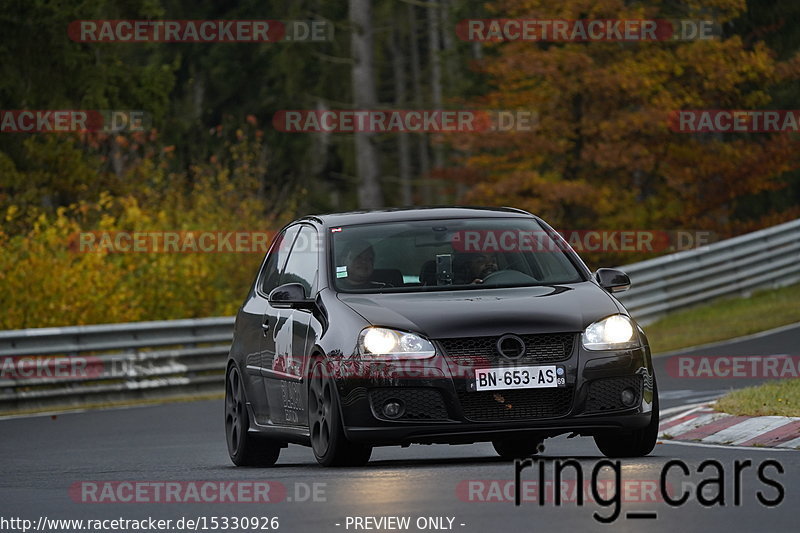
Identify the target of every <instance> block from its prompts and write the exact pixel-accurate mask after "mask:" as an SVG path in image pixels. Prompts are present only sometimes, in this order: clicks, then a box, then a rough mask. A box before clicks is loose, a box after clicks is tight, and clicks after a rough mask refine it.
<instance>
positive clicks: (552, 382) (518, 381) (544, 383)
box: [474, 365, 564, 391]
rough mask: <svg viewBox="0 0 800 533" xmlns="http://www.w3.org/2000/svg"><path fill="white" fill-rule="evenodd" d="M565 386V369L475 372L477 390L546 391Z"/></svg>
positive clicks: (516, 368) (510, 368) (549, 367)
mask: <svg viewBox="0 0 800 533" xmlns="http://www.w3.org/2000/svg"><path fill="white" fill-rule="evenodd" d="M563 386H564V369H563V368H561V367H557V366H555V365H550V366H515V367H506V368H479V369H476V370H475V389H474V390H476V391H484V390H506V389H545V388H553V387H563Z"/></svg>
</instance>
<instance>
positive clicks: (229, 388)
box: [225, 365, 282, 466]
mask: <svg viewBox="0 0 800 533" xmlns="http://www.w3.org/2000/svg"><path fill="white" fill-rule="evenodd" d="M225 440H226V441H227V443H228V455H230V457H231V461H233V464H235V465H236V466H272V465H274V464H275V462H276V461H277V460H278V456H279V455H280V453H281V447H282V446H281V443H277V442H273V441H270V440H267V439H264V438H259V437H258V436H257V435H254V434H252V433H250V420H249V416H248V414H247V397H246V395H245V390H244V385H243V383H242V378H241V375H240V374H239V370H238V369H237V368H236V366H235V365H231V367H230V368H229V369H228V373H227V374H226V377H225Z"/></svg>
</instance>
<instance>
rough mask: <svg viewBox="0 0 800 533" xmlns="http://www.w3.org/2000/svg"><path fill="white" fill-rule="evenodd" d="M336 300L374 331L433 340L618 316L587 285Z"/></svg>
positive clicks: (572, 325) (562, 327)
mask: <svg viewBox="0 0 800 533" xmlns="http://www.w3.org/2000/svg"><path fill="white" fill-rule="evenodd" d="M338 296H339V299H340V300H341V301H342V302H344V303H345V304H346V305H348V306H349V307H350V308H352V309H353V310H354V311H355V312H357V313H358V314H360V315H361V316H363V317H364V318H365V319H366V320H367V321H368V322H370V323H371V324H373V325H375V326H385V327H390V328H397V329H401V330H407V331H414V332H417V333H421V334H423V335H425V336H427V337H429V338H432V339H447V338H454V337H473V336H475V337H477V336H486V335H500V334H503V333H520V334H526V333H556V332H572V331H574V332H578V331H583V329H584V328H586V326H588V325H589V324H591V323H592V322H594V321H596V320H599V319H601V318H603V317H606V316H608V315H611V314H615V313H618V312H619V308H618V307H617V305H616V303H615V302H614V300H613V298H611V296H609V294H608V293H606V292H605V291H604V290H603V289H601V288H600V287H598V286H597V285H595V284H593V283H591V282H588V281H587V282H583V283H574V284H569V285H548V286H537V287H515V288H506V289H483V290H481V289H477V290H476V289H472V290H460V291H434V292H418V293H386V294H347V293H339V295H338Z"/></svg>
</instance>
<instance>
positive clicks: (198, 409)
mask: <svg viewBox="0 0 800 533" xmlns="http://www.w3.org/2000/svg"><path fill="white" fill-rule="evenodd" d="M799 337H800V326H798V327H796V328H794V329H789V330H784V331H781V332H778V333H775V334H773V335H769V336H764V337H760V338H758V339H752V340H749V341H743V342H741V343H733V344H729V345H726V346H723V347H715V348H708V349H707V350H710V351H708V352H704V353H706V354H709V355H720V354H721V353H723V352H721V351H720V350H724V353H725V354H728V355H732V354H744V355H755V354H758V353H761V354H779V353H792V350H794V349H795V348H794V346H795V342H796V340H797V339H798V338H799ZM698 353H700V352H699V351H698ZM657 364H658V367H659V368H660V369H662V370H663V368H664V365H665V364H666V360H663V359H662V360H659V361H658V362H657ZM659 378H660V381H659V383H660V387H661V395H662V397H663V398H664V399H663V402H662V406H663V407H672V406H675V405H680V404H684V403H691V402H693V401H698V399H699V398H702V397H708V396H713V395H714V394H718V393H719V392H720V391H724V390H726V389H727V388H729V387H737V386H741V385H744V384H749V383H750V382H752V381H754V380H745V381H742V380H725V381H724V383H722V384H720V383H718V381H721V380H694V379H692V380H681V379H676V378H671V377H669V376H667V375H665V374H664V372H661V373H660V374H659ZM0 453H1V454H2V457H3V466H2V475H0V531H21V529H19V528H15V527H13V524H12V523H10V522H6V523H3V519H6V520H8V519H9V518H24V519H29V520H33V521H34V524H38V520H39V517H42V516H45V517H47V518H48V519H84V520H86V519H115V518H124V519H143V518H147V517H153V518H155V519H163V520H166V519H170V520H173V521H177V520H178V519H180V518H181V517H187V518H191V519H195V520H196V519H198V518H201V519H202V518H204V519H205V524H204V525H205V527H206V529H205V531H213V530H214V529H213V522H212V518H213V517H218V519H217V524H218V525H219V526H220V527H222V525H223V521H222V518H221V517H234V516H236V517H270V518H271V517H278V524H279V525H278V531H320V532H327V531H366V530H385V531H386V530H392V529H388V528H386V527H383V528H376V529H366V528H365V527H362V528H358V529H356V528H355V524H356V522H355V520H356V517H375V518H376V519H377V518H379V517H387V516H393V517H394V516H396V517H409V518H410V523H409V527H408V528H407V529H399V530H407V531H418V530H420V529H418V527H417V526H418V524H417V520H423V519H427V518H428V517H433V518H436V517H440V518H439V519H440V520H441V523H438V522H428V523H427V524H423V523H422V522H421V521H420V523H419V525H421V526H425V527H424V529H425V530H456V531H465V532H466V531H478V532H484V531H497V532H500V531H503V532H505V531H515V530H520V531H546V532H550V531H581V530H609V531H610V530H615V531H617V530H621V531H627V530H644V529H647V530H648V531H670V532H674V531H675V529H676V528H680V529H681V530H682V531H756V530H762V529H764V528H765V527H768V528H769V530H770V531H796V530H797V524H798V520H797V518H796V509H797V505H798V504H800V497H799V496H800V475H798V474H800V453H798V452H796V451H779V450H771V449H758V448H753V449H743V448H723V447H704V446H699V445H681V444H676V443H671V442H664V443H662V444H659V445H658V446H657V447H656V449H655V451H654V452H653V453H652V454H651V455H650V456H649V457H647V458H644V459H640V460H624V461H622V462H621V465H620V476H621V480H622V487H623V490H621V491H620V498H621V501H620V502H619V505H617V504H616V503H614V502H611V501H610V500H611V499H613V494H614V491H613V487H615V486H616V484H615V483H612V482H613V481H614V479H613V476H612V470H611V469H609V468H606V469H604V470H603V471H602V472H601V474H600V475H599V476H598V477H599V478H601V479H602V480H603V482H602V483H600V484H599V485H598V486H599V487H600V493H599V496H600V497H601V498H603V497H608V498H609V500H607V502H608V503H607V504H605V505H601V504H598V503H594V502H590V501H586V500H585V501H584V502H583V505H578V503H576V502H575V494H574V493H573V492H571V491H572V490H574V485H571V484H570V483H569V480H575V479H576V475H575V469H574V468H572V467H567V468H566V469H565V471H564V472H565V473H564V476H563V479H566V480H568V482H567V484H566V486H567V493H566V496H565V498H566V500H568V501H563V502H562V503H561V505H560V506H556V505H555V503H554V502H553V501H552V498H549V497H548V498H546V500H545V502H544V504H543V505H540V503H539V501H538V500H537V498H536V496H535V494H533V493H524V492H523V493H522V494H521V496H522V499H523V501H522V502H521V504H520V505H519V506H516V505H515V504H514V492H513V488H514V481H515V469H514V466H513V464H511V463H509V462H506V461H503V460H500V459H498V458H497V457H496V456H495V454H494V451H493V450H492V448H491V446H490V445H488V444H474V445H462V446H441V445H435V446H420V445H416V446H411V447H410V448H405V449H401V448H399V447H391V448H379V449H376V450H375V452H374V453H373V456H372V457H373V458H372V461H371V462H370V463H369V464H368V465H367V466H365V467H363V468H347V469H325V468H322V467H320V466H318V465H317V464H316V462H315V461H314V458H313V455H312V454H311V451H310V450H309V449H307V448H304V447H301V446H290V447H289V448H287V449H285V450H283V452H282V454H281V458H280V459H279V461H278V464H277V465H276V466H275V467H273V468H269V469H257V468H236V467H234V466H233V465H232V464H231V463H230V461H229V459H228V457H227V452H226V449H225V441H224V436H223V428H222V402H221V401H205V402H194V403H177V404H167V405H162V406H152V407H140V408H131V409H120V410H110V411H95V412H87V413H75V414H67V415H59V416H58V417H55V418H52V417H36V418H27V419H13V420H4V421H0ZM541 458H542V459H541V461H538V462H536V463H534V465H533V467H531V468H528V469H525V470H523V471H522V472H521V485H523V486H524V487H525V488H526V489H530V488H531V483H532V482H535V481H536V480H537V478H538V473H539V467H540V466H542V467H543V468H542V472H543V473H544V476H545V478H544V479H545V482H546V484H547V483H549V482H552V481H553V480H554V478H555V466H556V464H557V463H559V462H560V461H566V460H568V459H577V461H578V463H579V465H580V467H581V469H582V471H583V476H584V480H585V481H588V482H591V480H592V477H593V474H592V472H593V468H594V467H595V465H597V463H598V462H599V461H601V460H602V457H601V455H600V454H599V452H598V451H597V449H596V447H595V446H594V443H593V442H592V440H591V439H588V438H575V439H567V438H565V437H560V438H557V439H551V440H548V441H547V442H546V450H545V452H544V453H543V454H542V456H541ZM672 459H678V460H680V461H682V462H683V463H684V464H685V465H686V467H687V468H688V470H689V472H690V473H689V474H688V475H684V474H683V473H682V472H681V470H680V469H679V468H678V467H673V468H671V469H670V470H669V471H668V475H667V477H666V479H667V484H668V496H672V497H677V496H679V495H680V494H681V493H683V491H684V489H685V490H686V491H688V493H689V494H690V496H691V497H690V498H689V499H688V501H686V502H685V503H684V504H683V505H680V506H675V507H673V506H670V505H668V504H667V503H665V502H664V501H663V498H662V497H661V495H660V489H658V484H659V477H660V475H661V472H662V470H663V469H664V468H665V464H666V463H667V462H668V461H670V460H672ZM709 459H714V460H716V461H718V462H719V463H720V465H721V468H722V471H721V472H719V471H717V469H716V468H715V467H713V466H707V467H706V468H705V469H703V470H702V472H698V468H699V466H700V464H701V463H703V462H704V461H707V460H709ZM748 460H749V461H750V462H751V463H752V466H748V467H744V468H743V469H741V473H740V475H739V476H738V477H739V479H740V480H741V481H740V482H738V483H737V481H736V478H737V476H736V473H735V466H734V465H735V463H736V462H740V463H741V462H743V461H748ZM769 460H774V461H776V463H775V464H773V465H769V464H768V463H765V462H766V461H769ZM759 466H762V468H764V471H763V472H762V474H763V475H762V477H763V478H765V479H766V481H765V479H759V476H758V471H757V470H758V467H759ZM779 469H780V470H782V473H780V472H779V471H778V470H779ZM715 478H716V479H718V478H722V479H721V483H720V485H721V487H722V493H723V494H724V503H722V502H716V503H712V504H711V505H709V506H706V505H703V504H701V502H700V501H698V493H700V495H701V496H702V495H703V494H705V495H706V496H707V497H712V496H714V495H715V494H718V493H719V490H718V489H719V487H717V486H714V485H712V484H710V483H706V486H705V489H706V491H705V492H703V491H702V490H699V489H698V488H697V486H698V484H699V483H701V482H702V481H703V480H709V479H712V480H713V479H715ZM770 480H771V481H770ZM110 481H131V482H133V481H136V482H166V481H169V482H172V481H182V482H188V483H185V484H184V485H182V486H181V487H183V488H182V489H181V490H182V491H184V492H181V493H180V494H182V495H183V496H178V497H179V498H180V497H182V498H184V499H189V500H190V501H194V500H192V499H191V498H190V497H188V494H189V492H185V491H187V490H188V489H187V487H190V486H195V487H200V486H201V485H202V483H203V482H209V481H217V482H223V484H224V483H226V482H231V481H240V482H252V483H254V484H256V485H262V486H263V483H262V482H265V481H270V482H272V484H271V485H270V492H269V494H268V495H267V496H269V495H271V496H269V499H270V500H271V501H270V502H268V503H240V502H236V503H209V502H202V503H140V502H134V503H125V502H122V501H120V500H122V499H125V497H130V496H131V494H132V493H131V492H130V491H128V492H125V493H123V492H122V490H120V486H119V485H109V484H107V483H106V484H103V483H102V482H110ZM93 482H100V483H98V484H93ZM194 482H196V483H194ZM603 483H612V485H611V488H612V490H610V491H609V492H605V489H604V487H605V488H608V487H606V485H604V484H603ZM112 486H113V487H116V489H114V490H110V491H109V492H108V493H103V487H105V488H109V487H112ZM139 486H140V487H141V486H143V485H139ZM217 486H218V485H217ZM243 486H245V487H247V486H254V485H244V484H243ZM548 486H549V485H548ZM76 487H78V488H77V489H76ZM87 487H89V488H91V490H94V489H97V492H91V491H89V492H86V491H87V490H88V489H87ZM151 487H152V485H151ZM778 487H780V488H778ZM70 488H72V489H73V490H72V491H70ZM284 490H285V492H283V491H284ZM315 491H316V492H315ZM314 492H315V495H314ZM737 493H738V494H739V501H738V505H737V501H736V500H737V498H736V496H737ZM758 493H760V494H761V496H762V498H764V499H765V500H766V501H767V502H768V503H772V504H773V505H772V506H766V505H764V504H762V503H759V501H758ZM781 493H782V495H783V496H782V498H780V497H779V496H780V494H781ZM153 494H154V493H153V492H150V493H148V495H147V496H136V497H134V499H136V498H139V499H147V498H153V497H154V496H153ZM587 495H588V496H591V490H590V489H589V490H588V492H587ZM262 496H263V494H262ZM93 497H95V498H97V497H99V498H100V499H101V500H103V501H105V502H106V503H90V502H89V501H87V500H91V499H92V498H93ZM246 497H248V494H247V493H244V495H243V496H241V498H242V499H244V498H246ZM195 498H196V495H195ZM213 498H214V496H213V495H212V496H210V499H213ZM162 499H163V496H162ZM109 500H115V501H113V502H110V503H109ZM276 500H277V501H276ZM483 500H489V501H483ZM587 500H588V498H587ZM778 500H780V503H777V504H775V503H776V502H777V501H778ZM706 503H708V502H706ZM615 509H618V510H619V516H618V517H617V518H616V520H615V521H613V522H611V523H610V524H604V523H601V522H600V521H598V520H597V519H596V518H595V517H594V516H593V515H594V513H598V514H599V515H600V516H602V517H607V516H611V515H613V513H614V511H615ZM630 513H654V514H655V517H646V518H636V517H635V516H633V515H631V514H630ZM648 516H652V515H648ZM449 519H452V525H450V522H449V521H448V520H449ZM267 524H268V522H263V521H260V522H259V524H258V527H256V528H247V529H248V530H251V531H252V530H262V529H261V526H262V525H267ZM337 524H338V525H337ZM362 524H363V526H373V527H374V526H375V525H376V524H375V522H362ZM46 525H47V524H45V526H44V527H42V528H41V529H42V530H44V531H75V530H77V527H75V525H74V524H73V526H72V527H62V528H56V527H52V526H51V527H46ZM84 525H87V524H84ZM112 525H113V524H110V523H109V525H108V527H106V528H103V529H99V530H102V531H118V530H122V531H130V530H133V529H130V528H129V529H125V528H112V527H111V526H112ZM172 525H174V522H173V524H172ZM272 525H274V524H272ZM384 525H386V524H384ZM389 525H396V524H393V523H392V524H389ZM228 526H229V529H232V522H231V521H229V522H228ZM92 530H97V529H92ZM171 530H173V531H178V530H180V531H194V530H200V531H203V524H200V527H192V528H187V527H183V528H181V529H176V528H174V527H173V528H172V529H171Z"/></svg>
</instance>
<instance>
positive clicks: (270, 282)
mask: <svg viewBox="0 0 800 533" xmlns="http://www.w3.org/2000/svg"><path fill="white" fill-rule="evenodd" d="M299 229H300V226H292V227H291V228H288V229H286V230H285V231H284V232H283V233H281V234H280V235H278V238H277V239H276V240H275V244H273V245H272V249H271V250H270V252H269V257H268V258H267V262H266V264H265V265H264V270H262V271H261V280H260V281H259V283H260V284H261V287H260V288H261V292H263V293H264V294H269V293H270V291H271V290H272V289H274V288H275V287H277V286H278V285H279V283H278V281H279V280H280V273H281V271H282V270H283V266H284V265H285V264H286V258H287V257H288V256H289V250H291V248H292V243H293V242H294V238H295V236H297V231H298V230H299Z"/></svg>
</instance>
